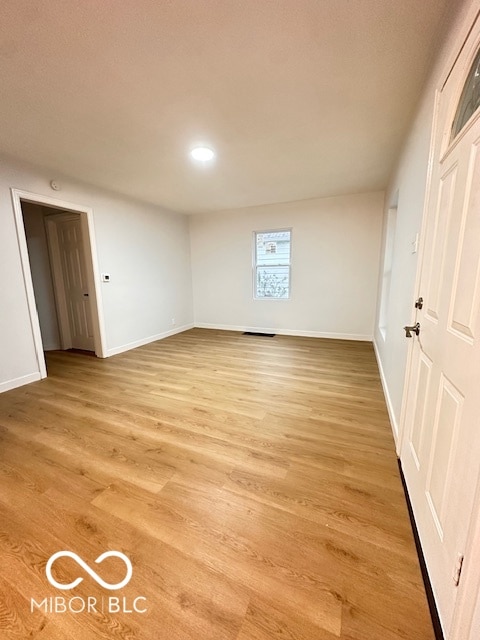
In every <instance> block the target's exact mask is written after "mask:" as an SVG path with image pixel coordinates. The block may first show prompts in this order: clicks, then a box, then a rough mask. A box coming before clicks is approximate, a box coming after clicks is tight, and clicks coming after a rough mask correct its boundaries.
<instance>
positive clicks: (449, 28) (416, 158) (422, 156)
mask: <svg viewBox="0 0 480 640" xmlns="http://www.w3.org/2000/svg"><path fill="white" fill-rule="evenodd" d="M469 4H470V3H464V8H463V11H460V12H458V13H457V14H456V13H455V11H452V12H451V14H450V18H451V22H450V23H449V24H448V25H446V27H445V30H446V32H445V34H444V36H443V45H442V46H441V47H439V49H438V53H437V57H436V59H435V61H434V67H433V69H432V71H431V74H430V76H429V79H428V82H426V85H425V90H424V92H423V94H422V96H421V99H420V102H419V105H418V108H417V112H416V114H415V117H414V119H413V122H412V125H411V128H410V131H409V133H408V136H407V137H406V140H405V144H404V148H403V151H402V153H401V155H400V158H399V161H398V164H397V169H396V171H395V172H394V174H393V176H392V178H391V180H390V184H389V187H388V189H387V193H386V197H385V209H384V229H383V241H382V262H383V259H384V255H385V245H386V221H387V218H388V209H389V208H390V207H391V206H394V205H395V204H397V201H398V205H397V206H398V208H397V216H396V218H397V219H396V229H395V238H394V247H393V263H392V274H391V282H390V293H389V302H388V308H387V309H385V315H386V335H385V337H384V336H383V335H382V332H381V331H380V327H379V325H380V324H381V321H380V309H381V294H382V269H380V279H379V287H378V298H379V299H378V307H377V319H376V323H375V324H376V327H375V336H374V344H375V349H376V352H377V358H378V361H379V367H380V371H381V375H382V382H383V384H384V390H385V395H386V397H387V404H388V408H389V413H390V418H391V422H392V427H393V431H394V435H395V438H396V439H397V440H398V430H399V427H400V416H401V409H402V400H403V386H404V379H405V370H406V363H407V354H408V347H409V342H408V340H407V339H406V338H405V332H404V331H403V329H402V327H403V326H404V325H406V324H411V323H412V321H413V319H414V311H415V310H414V302H415V298H416V295H417V292H416V291H415V282H416V273H417V262H418V253H416V254H412V242H413V241H414V239H415V236H416V234H417V233H420V231H421V225H422V217H423V210H424V202H425V196H426V183H427V171H428V165H429V154H430V140H431V132H432V123H433V111H434V101H435V90H436V88H437V85H438V83H439V82H440V77H441V74H443V73H444V67H445V65H446V62H447V60H451V62H452V63H453V55H454V50H455V46H456V45H455V41H456V40H458V39H459V27H460V24H461V23H462V22H463V20H464V19H465V15H466V11H467V9H468V7H469ZM460 45H461V41H459V42H457V46H460ZM418 295H420V292H418Z"/></svg>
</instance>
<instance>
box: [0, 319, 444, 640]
mask: <svg viewBox="0 0 480 640" xmlns="http://www.w3.org/2000/svg"><path fill="white" fill-rule="evenodd" d="M47 362H48V373H49V377H48V378H47V379H46V380H44V381H41V382H38V383H34V384H31V385H29V386H26V387H23V388H20V389H17V390H14V391H10V392H8V393H5V394H3V395H1V396H0V558H1V559H0V562H1V572H0V638H1V639H2V640H3V639H8V640H13V639H15V640H17V639H18V640H24V639H26V638H32V639H34V640H67V639H70V638H71V639H75V640H98V639H108V640H113V639H131V640H133V639H140V638H141V639H142V640H164V639H165V640H167V639H168V640H234V639H236V640H270V639H281V640H338V639H339V638H340V639H341V640H347V639H348V640H399V639H402V640H432V638H433V633H432V628H431V622H430V618H429V613H428V607H427V602H426V597H425V593H424V589H423V584H422V579H421V575H420V570H419V565H418V560H417V556H416V551H415V546H414V541H413V537H412V533H411V527H410V522H409V518H408V513H407V508H406V504H405V498H404V494H403V490H402V485H401V481H400V477H399V473H398V468H397V462H396V456H395V451H394V444H393V439H392V436H391V432H390V427H389V423H388V417H387V413H386V408H385V403H384V399H383V395H382V391H381V386H380V382H379V377H378V371H377V366H376V363H375V358H374V354H373V349H372V346H371V345H370V344H367V343H360V342H343V341H335V340H320V339H310V338H293V337H285V336H278V337H275V338H262V337H250V336H243V335H241V334H238V333H233V332H216V331H207V330H200V329H194V330H191V331H188V332H185V333H183V334H179V335H177V336H174V337H171V338H168V339H167V340H163V341H161V342H157V343H153V344H150V345H147V346H145V347H141V348H139V349H136V350H134V351H130V352H128V353H125V354H121V355H118V356H115V357H113V358H111V359H108V360H99V359H96V358H93V357H90V356H88V355H81V354H80V355H79V354H71V353H62V352H55V353H50V354H48V358H47ZM110 549H114V550H118V551H121V552H123V553H125V554H126V555H127V556H128V557H129V558H130V559H131V561H132V564H133V576H132V579H131V581H130V583H129V584H128V585H127V586H126V587H124V588H123V589H122V590H121V591H106V590H105V589H103V588H102V587H100V586H99V585H98V584H97V583H96V581H95V580H93V579H92V578H91V577H90V576H89V575H88V574H87V573H86V572H85V571H84V570H83V569H82V568H81V567H80V566H78V565H77V564H75V562H74V561H73V560H71V559H68V558H62V559H59V560H58V561H57V562H56V564H55V566H54V568H53V574H54V576H55V578H56V579H58V580H59V581H61V582H62V583H65V582H71V581H72V580H74V579H75V578H77V577H82V578H84V579H83V582H82V583H81V584H79V586H78V587H76V588H75V589H73V590H71V591H60V590H57V589H55V588H54V587H53V586H51V585H50V584H49V583H48V582H47V579H46V575H45V565H46V562H47V560H48V558H49V557H50V556H51V555H52V554H53V553H56V552H57V551H61V550H70V551H73V552H75V553H77V554H78V555H79V556H81V558H83V560H84V561H85V562H86V563H87V564H88V565H89V566H91V567H92V568H94V569H95V570H96V571H97V573H98V575H100V576H101V577H102V578H103V579H104V580H106V581H107V582H110V583H114V582H118V581H120V580H121V579H122V578H123V576H124V574H125V570H124V566H123V564H122V561H121V560H119V559H114V558H111V559H108V560H105V561H104V562H103V563H102V564H99V565H95V562H94V561H95V559H96V558H97V557H98V556H99V555H100V554H102V553H103V552H105V551H107V550H110ZM119 595H120V596H121V598H124V597H125V598H126V601H125V602H126V606H127V607H129V606H130V605H131V603H132V601H133V599H134V598H135V597H138V596H144V597H145V598H147V604H146V606H147V612H146V613H135V612H134V613H120V614H116V613H109V612H108V611H105V610H104V611H103V612H102V611H100V610H99V605H98V606H96V609H97V611H91V612H90V613H86V612H84V613H76V614H74V613H65V614H62V613H52V614H50V613H48V614H46V613H44V611H43V610H40V609H37V608H36V607H34V610H33V612H31V598H35V600H36V601H37V602H39V601H41V600H42V598H45V597H50V596H59V597H64V598H67V599H69V598H71V597H74V596H81V597H83V598H88V597H95V598H97V602H100V601H101V600H102V598H103V603H104V602H105V598H108V597H109V596H115V597H118V596H119ZM80 602H81V601H80V600H78V599H77V600H76V601H75V605H74V607H77V608H80V606H81V605H80ZM138 602H139V603H140V602H141V606H143V601H138Z"/></svg>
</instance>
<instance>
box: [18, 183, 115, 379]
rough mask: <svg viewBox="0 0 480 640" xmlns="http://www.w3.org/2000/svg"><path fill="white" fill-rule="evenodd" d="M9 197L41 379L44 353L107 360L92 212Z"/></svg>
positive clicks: (47, 201)
mask: <svg viewBox="0 0 480 640" xmlns="http://www.w3.org/2000/svg"><path fill="white" fill-rule="evenodd" d="M12 198H13V204H14V211H15V221H16V225H17V236H18V241H19V247H20V256H21V260H22V268H23V276H24V281H25V288H26V292H27V300H28V305H29V311H30V319H31V327H32V334H33V338H34V343H35V350H36V354H37V360H38V365H39V372H40V377H42V378H44V377H46V375H47V370H46V364H45V355H44V352H46V351H52V350H64V351H68V350H73V351H81V352H83V353H90V354H91V355H96V356H98V357H101V358H103V357H105V355H104V354H105V347H104V345H105V341H104V331H103V318H102V315H101V305H100V287H99V283H100V280H99V274H98V269H97V266H96V258H95V246H94V233H93V214H92V211H91V210H90V209H87V208H85V207H79V206H76V205H72V204H71V203H66V202H62V201H59V200H56V199H54V198H49V197H45V196H36V195H34V194H30V193H26V192H20V191H18V190H15V189H12Z"/></svg>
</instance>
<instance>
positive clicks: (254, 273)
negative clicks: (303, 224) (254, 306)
mask: <svg viewBox="0 0 480 640" xmlns="http://www.w3.org/2000/svg"><path fill="white" fill-rule="evenodd" d="M285 232H288V233H289V234H290V252H289V261H288V265H287V264H272V265H269V266H272V267H288V296H287V297H285V298H273V297H272V298H269V297H266V296H257V270H258V268H259V267H264V266H265V265H258V264H257V236H258V235H260V234H267V233H285ZM292 236H293V232H292V227H282V228H281V229H259V230H255V231H253V234H252V240H253V251H252V285H253V299H254V300H275V301H280V302H288V301H289V300H291V297H292Z"/></svg>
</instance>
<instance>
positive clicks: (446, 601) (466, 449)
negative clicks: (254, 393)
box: [401, 25, 480, 638]
mask: <svg viewBox="0 0 480 640" xmlns="http://www.w3.org/2000/svg"><path fill="white" fill-rule="evenodd" d="M478 42H479V30H478V25H477V26H476V27H475V28H474V29H473V32H472V34H471V35H470V37H469V41H468V42H467V45H466V47H465V48H464V50H463V52H462V54H461V56H460V57H459V59H458V60H457V62H456V64H455V66H454V68H453V70H452V73H451V74H450V76H449V78H448V80H447V82H446V84H445V86H444V88H443V89H442V91H441V92H440V93H439V95H438V112H437V113H438V117H437V125H436V131H437V133H436V134H435V135H436V140H435V147H434V155H433V162H434V164H433V168H432V182H431V191H430V198H429V207H428V210H427V213H426V226H425V229H424V233H425V242H424V250H423V256H422V268H421V269H422V270H421V279H420V280H421V281H420V295H421V296H422V297H423V299H424V304H423V308H422V309H421V310H419V311H418V314H417V320H418V321H419V322H420V334H419V336H418V337H414V338H413V340H414V344H413V347H412V348H413V352H412V360H411V362H412V364H411V369H410V375H409V388H408V396H407V404H406V407H407V408H406V413H405V423H404V432H403V433H404V436H403V440H402V450H401V459H402V466H403V470H404V474H405V478H406V482H407V486H408V490H409V494H410V498H411V501H412V505H413V509H414V513H415V519H416V523H417V527H418V530H419V535H420V539H421V542H422V548H423V551H424V554H425V558H426V563H427V567H428V572H429V575H430V578H431V581H432V586H433V590H434V593H435V598H436V601H437V606H438V609H439V613H440V618H441V620H442V625H443V628H444V632H445V634H446V637H447V638H448V637H449V630H450V625H451V620H452V613H453V609H454V606H455V601H456V596H457V590H458V589H457V586H456V585H455V580H454V574H455V567H456V563H457V562H458V558H459V556H461V555H462V554H464V552H465V545H466V538H467V531H468V525H469V521H470V514H471V512H472V505H473V499H474V493H475V487H476V481H477V476H478V472H479V461H480V438H479V435H480V429H479V415H480V322H479V296H480V118H479V113H478V111H477V112H476V114H475V115H474V116H473V117H472V118H471V119H470V121H469V123H468V125H467V126H466V127H465V128H464V129H463V131H462V132H461V133H460V134H459V135H458V136H457V137H456V139H454V140H453V141H450V135H451V130H452V129H451V124H452V122H453V117H454V115H455V110H456V104H457V103H458V100H459V97H460V92H461V89H462V86H463V84H464V82H465V79H466V72H467V71H468V69H469V67H470V65H471V63H472V59H473V57H474V54H475V49H476V48H477V47H478ZM465 562H468V557H467V558H465Z"/></svg>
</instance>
